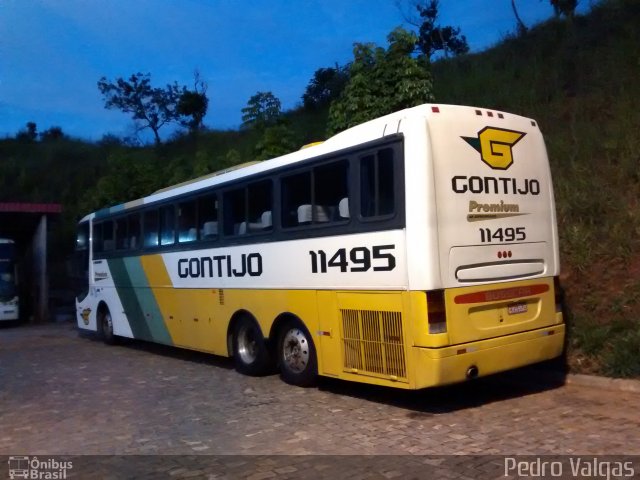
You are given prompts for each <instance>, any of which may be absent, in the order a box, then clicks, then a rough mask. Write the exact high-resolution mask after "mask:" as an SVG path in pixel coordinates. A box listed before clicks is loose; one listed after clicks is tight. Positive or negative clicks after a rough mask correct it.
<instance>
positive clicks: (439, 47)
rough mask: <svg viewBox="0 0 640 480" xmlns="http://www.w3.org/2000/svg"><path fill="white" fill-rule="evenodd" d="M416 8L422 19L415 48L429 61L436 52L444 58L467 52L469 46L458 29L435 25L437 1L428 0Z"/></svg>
mask: <svg viewBox="0 0 640 480" xmlns="http://www.w3.org/2000/svg"><path fill="white" fill-rule="evenodd" d="M416 8H417V10H418V13H419V14H420V18H421V19H422V21H421V24H420V27H419V34H418V41H417V46H418V48H419V49H420V51H421V52H422V53H424V55H425V56H426V57H427V59H429V60H431V57H432V56H433V55H434V54H435V52H437V51H442V53H444V56H445V57H448V56H449V55H450V54H451V55H454V56H455V55H461V54H464V53H467V52H468V51H469V44H468V43H467V38H466V37H465V36H464V35H460V28H458V27H452V26H450V25H446V26H442V25H438V24H436V22H437V19H438V8H439V2H438V0H429V1H427V2H426V3H425V4H424V5H421V4H417V5H416Z"/></svg>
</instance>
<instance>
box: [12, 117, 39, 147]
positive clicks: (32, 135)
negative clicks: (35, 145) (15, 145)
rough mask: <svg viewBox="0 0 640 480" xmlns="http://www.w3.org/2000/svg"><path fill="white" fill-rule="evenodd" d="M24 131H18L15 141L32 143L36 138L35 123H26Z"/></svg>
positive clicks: (36, 128)
mask: <svg viewBox="0 0 640 480" xmlns="http://www.w3.org/2000/svg"><path fill="white" fill-rule="evenodd" d="M25 127H26V128H25V129H24V130H20V131H19V132H18V133H17V134H16V139H18V140H26V141H28V142H34V141H35V140H36V138H38V127H37V125H36V123H35V122H27V124H26V125H25Z"/></svg>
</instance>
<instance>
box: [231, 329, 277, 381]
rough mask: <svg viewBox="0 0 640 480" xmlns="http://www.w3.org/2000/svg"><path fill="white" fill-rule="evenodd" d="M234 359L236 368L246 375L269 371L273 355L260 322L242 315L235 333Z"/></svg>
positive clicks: (263, 373)
mask: <svg viewBox="0 0 640 480" xmlns="http://www.w3.org/2000/svg"><path fill="white" fill-rule="evenodd" d="M233 361H234V364H235V367H236V370H237V371H238V372H240V373H243V374H245V375H253V376H260V375H265V374H266V373H268V372H269V369H270V367H271V356H270V355H269V350H268V349H267V345H266V342H265V340H264V337H263V336H262V332H261V331H260V327H258V324H257V323H256V322H255V321H254V320H253V319H251V318H248V317H241V318H240V319H239V320H238V323H237V324H236V326H235V330H234V333H233Z"/></svg>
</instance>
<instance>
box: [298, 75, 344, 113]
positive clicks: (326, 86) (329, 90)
mask: <svg viewBox="0 0 640 480" xmlns="http://www.w3.org/2000/svg"><path fill="white" fill-rule="evenodd" d="M348 81H349V67H348V66H345V67H340V66H339V65H336V66H335V67H329V68H319V69H318V70H316V71H315V73H314V74H313V78H312V79H311V80H310V81H309V84H308V85H307V88H306V90H305V92H304V94H303V95H302V103H303V105H304V107H305V108H306V109H317V108H321V107H323V106H328V105H329V104H330V103H331V102H332V101H334V100H335V99H337V98H338V97H339V96H340V94H341V93H342V91H343V90H344V87H345V86H346V85H347V82H348Z"/></svg>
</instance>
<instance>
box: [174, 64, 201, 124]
mask: <svg viewBox="0 0 640 480" xmlns="http://www.w3.org/2000/svg"><path fill="white" fill-rule="evenodd" d="M208 107H209V98H208V97H207V84H206V83H205V82H203V81H202V80H201V79H200V72H198V71H197V70H196V72H195V73H194V82H193V90H186V89H184V90H183V92H182V94H181V95H180V98H179V99H178V107H177V112H178V114H179V115H181V116H182V117H185V118H183V119H182V120H180V124H181V125H183V126H185V127H187V128H188V129H189V131H190V132H191V133H195V132H197V131H198V130H200V129H201V128H202V120H203V119H204V116H205V115H206V114H207V108H208ZM189 117H190V118H189Z"/></svg>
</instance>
